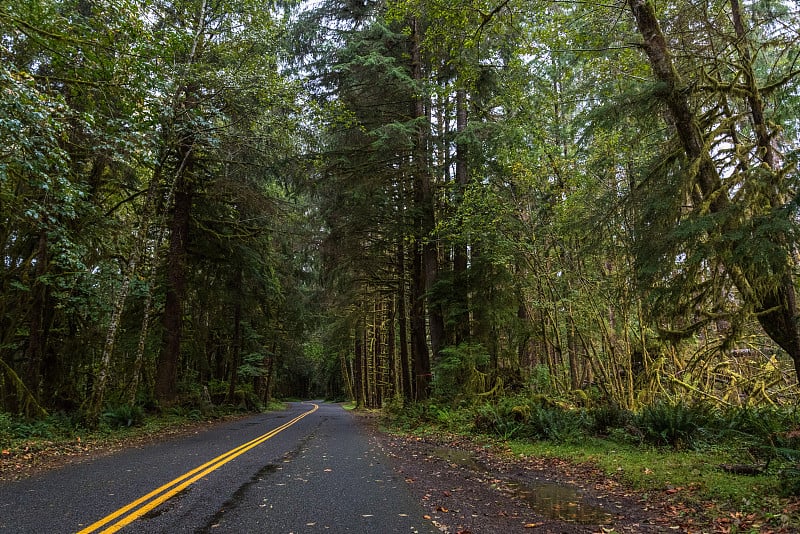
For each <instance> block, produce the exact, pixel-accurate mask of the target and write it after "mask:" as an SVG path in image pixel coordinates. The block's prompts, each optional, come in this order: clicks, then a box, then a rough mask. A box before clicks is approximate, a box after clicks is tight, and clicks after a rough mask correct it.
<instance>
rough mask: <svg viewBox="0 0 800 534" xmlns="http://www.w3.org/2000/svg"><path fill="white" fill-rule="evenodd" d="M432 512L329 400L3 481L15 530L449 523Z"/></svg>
mask: <svg viewBox="0 0 800 534" xmlns="http://www.w3.org/2000/svg"><path fill="white" fill-rule="evenodd" d="M317 405H318V406H319V408H318V409H316V410H315V409H314V407H315V406H317ZM197 468H200V469H197ZM173 494H174V495H173ZM162 501H163V502H162ZM424 513H425V512H424V511H423V509H422V507H421V506H420V504H419V503H418V502H416V501H415V499H414V498H413V497H412V496H411V494H410V492H409V491H408V489H407V488H406V483H405V481H404V480H403V479H402V477H400V476H399V475H397V474H396V473H395V472H393V470H392V469H391V466H390V465H389V463H388V460H387V459H386V457H385V456H384V455H383V454H382V453H381V452H380V451H379V450H376V448H375V444H374V443H372V442H371V441H370V439H369V437H368V436H367V435H366V434H365V433H363V432H362V431H361V429H360V428H359V426H358V424H357V422H356V421H355V420H354V416H353V415H352V414H350V413H348V412H346V411H345V410H343V409H342V408H341V407H340V406H338V405H330V404H323V403H314V404H312V403H293V404H291V405H290V407H289V408H288V409H287V410H285V411H282V412H273V413H269V414H262V415H258V416H254V417H250V418H246V419H242V420H238V421H235V422H231V423H226V424H223V425H218V426H215V427H214V428H213V429H210V430H208V431H205V432H199V433H197V434H194V435H191V436H187V437H182V438H179V439H171V440H167V441H164V442H161V443H157V444H153V445H148V446H144V447H141V448H133V449H126V450H124V451H121V452H119V453H117V454H113V455H110V456H106V457H102V458H98V459H96V460H93V461H89V462H83V463H80V464H75V465H69V466H66V467H63V468H61V469H57V470H54V471H50V472H47V473H43V474H40V475H37V476H35V477H32V478H29V479H25V480H21V481H14V482H2V483H0V532H9V533H10V532H13V533H37V534H39V533H42V534H45V533H46V534H51V533H60V532H65V533H66V532H82V533H84V534H89V533H95V532H116V531H119V532H130V533H133V532H137V533H139V532H153V533H155V532H159V533H161V532H163V533H167V532H169V533H174V532H193V533H212V532H213V533H233V532H235V533H247V532H264V533H284V534H288V533H306V532H308V533H315V532H328V533H336V532H357V533H370V534H372V533H389V532H402V533H409V532H411V533H413V532H423V533H434V532H438V530H437V529H435V528H434V526H433V525H432V524H431V523H430V521H426V520H425V519H424V518H423V515H424Z"/></svg>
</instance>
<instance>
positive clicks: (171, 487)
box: [77, 404, 319, 534]
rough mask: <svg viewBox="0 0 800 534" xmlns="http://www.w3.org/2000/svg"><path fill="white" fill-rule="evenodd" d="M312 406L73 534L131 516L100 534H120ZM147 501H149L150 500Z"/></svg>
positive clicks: (272, 434)
mask: <svg viewBox="0 0 800 534" xmlns="http://www.w3.org/2000/svg"><path fill="white" fill-rule="evenodd" d="M313 406H314V407H313V408H312V409H311V410H309V411H307V412H305V413H302V414H300V415H298V416H297V417H295V418H294V419H292V420H291V421H288V422H286V423H284V424H282V425H281V426H279V427H277V428H274V429H272V430H270V431H269V432H267V433H266V434H263V435H261V436H259V437H257V438H255V439H253V440H251V441H248V442H247V443H245V444H243V445H239V446H238V447H236V448H234V449H231V450H230V451H228V452H226V453H224V454H221V455H219V456H217V457H216V458H214V459H213V460H210V461H208V462H206V463H204V464H203V465H201V466H198V467H195V468H194V469H192V470H191V471H189V472H187V473H185V474H183V475H181V476H179V477H178V478H176V479H174V480H172V481H170V482H167V483H166V484H164V485H163V486H161V487H159V488H156V489H154V490H153V491H151V492H150V493H148V494H147V495H143V496H142V497H139V498H138V499H136V500H135V501H133V502H132V503H130V504H128V505H125V506H123V507H122V508H120V509H119V510H117V511H116V512H112V513H111V514H109V515H107V516H105V517H104V518H103V519H100V520H99V521H96V522H94V523H92V524H91V525H89V526H88V527H86V528H84V529H83V530H80V531H78V533H77V534H89V533H90V532H94V531H96V530H98V529H99V528H101V527H103V526H104V525H107V524H108V523H110V522H111V521H114V520H115V519H117V518H118V517H120V516H123V515H125V514H128V512H131V513H130V514H128V515H127V516H125V517H123V518H122V519H120V520H119V521H117V522H116V523H114V524H113V525H111V526H109V527H108V528H106V529H105V530H103V531H102V532H103V534H111V533H112V532H117V531H118V530H120V529H121V528H123V527H125V526H126V525H129V524H131V523H132V522H133V521H135V520H136V519H138V518H139V517H141V516H143V515H144V514H146V513H147V512H149V511H151V510H153V509H154V508H156V507H157V506H159V505H161V504H163V503H164V502H165V501H167V500H168V499H170V498H172V497H174V496H175V495H177V494H178V493H180V492H181V491H183V490H184V489H186V488H187V487H188V486H190V485H191V484H193V483H195V482H197V481H198V480H200V479H201V478H203V477H204V476H206V475H207V474H209V473H211V472H212V471H215V470H217V469H219V468H220V467H222V466H223V465H225V464H226V463H228V462H230V461H231V460H233V459H234V458H236V457H238V456H241V455H242V454H244V453H246V452H247V451H249V450H250V449H252V448H254V447H257V446H258V445H261V444H262V443H264V442H265V441H267V440H268V439H270V438H271V437H273V436H275V435H276V434H278V433H280V432H282V431H284V430H286V429H287V428H289V427H290V426H292V425H293V424H295V423H296V422H298V421H299V420H300V419H302V418H304V417H305V416H307V415H310V414H312V413H314V412H315V411H317V409H319V406H317V405H316V404H314V405H313ZM154 497H156V498H155V499H153V498H154ZM150 499H153V500H150ZM148 501H149V502H148ZM143 503H147V504H144V505H143V506H141V507H139V505H142V504H143Z"/></svg>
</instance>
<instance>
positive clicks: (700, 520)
mask: <svg viewBox="0 0 800 534" xmlns="http://www.w3.org/2000/svg"><path fill="white" fill-rule="evenodd" d="M359 419H360V420H361V421H362V423H363V425H364V428H365V430H366V431H367V432H369V433H370V434H371V436H372V438H373V439H374V440H375V442H376V444H377V445H378V446H379V447H380V448H381V449H382V450H383V451H384V453H385V454H386V455H387V456H388V457H389V459H390V461H391V463H392V465H393V468H394V469H395V470H396V472H397V473H398V475H399V476H400V477H402V479H404V480H405V483H406V484H407V485H408V486H409V488H410V490H411V491H412V493H413V494H414V495H416V496H417V498H418V499H419V500H420V502H421V503H422V505H423V508H424V509H425V510H426V516H425V519H427V520H430V521H432V522H433V524H434V525H436V526H437V527H438V528H439V530H441V531H442V532H445V533H449V534H470V533H471V534H478V533H489V534H492V533H496V532H504V533H505V532H509V533H512V532H521V533H529V532H532V533H553V534H572V533H612V532H614V533H623V532H629V533H637V532H641V533H655V532H681V533H698V534H699V533H709V534H728V533H742V532H747V533H762V534H770V533H792V532H800V524H798V523H797V522H795V521H792V520H789V518H797V517H798V516H800V499H794V500H786V501H783V507H784V509H783V510H763V511H761V512H752V511H751V512H750V513H744V512H740V511H737V510H735V509H732V508H730V507H728V506H727V505H725V504H721V503H717V502H714V501H710V500H707V499H704V498H703V496H702V495H699V494H698V491H697V490H696V488H692V487H686V488H683V487H665V488H663V489H662V490H660V491H650V492H643V491H637V490H633V489H631V488H630V487H627V486H626V484H625V483H624V482H623V481H622V480H621V478H620V477H616V476H613V475H612V476H609V475H607V474H606V473H604V472H602V471H601V470H600V469H598V468H597V467H595V466H592V465H590V464H576V463H574V462H568V461H563V460H558V459H553V458H546V459H544V458H534V457H529V456H518V455H514V454H513V453H512V452H511V450H510V449H509V448H508V447H506V446H504V444H503V443H502V442H493V441H482V440H480V439H476V438H472V437H470V438H467V437H463V436H453V435H438V434H427V435H424V436H415V435H406V434H395V433H391V432H386V431H384V430H381V429H380V425H379V418H378V417H377V416H375V415H374V414H373V415H370V414H367V415H363V414H362V415H360V416H359ZM219 422H220V420H216V421H209V422H191V423H187V424H185V425H181V426H179V427H175V428H172V429H170V430H168V431H167V430H165V429H161V430H159V431H158V432H156V433H145V434H133V435H131V436H127V437H124V438H114V439H110V440H91V441H86V442H84V441H81V440H80V439H76V440H74V441H73V442H69V443H64V442H57V443H55V442H47V441H38V440H37V441H32V442H31V443H30V444H29V445H28V446H23V447H21V448H18V449H16V450H13V451H9V450H2V451H0V481H8V480H16V479H20V478H27V477H29V476H32V475H34V474H36V473H37V472H40V471H43V470H48V469H53V468H57V467H60V466H63V465H66V464H69V463H73V462H82V461H86V460H89V459H92V458H96V457H98V456H101V455H107V454H112V453H114V452H115V451H118V450H120V449H123V448H126V447H133V446H142V445H146V444H147V443H150V442H155V441H162V440H164V439H168V438H170V437H178V436H181V435H185V434H191V433H197V432H202V431H203V430H204V429H206V428H208V427H210V426H211V425H215V424H218V423H219ZM782 517H783V518H784V519H783V520H781V518H782Z"/></svg>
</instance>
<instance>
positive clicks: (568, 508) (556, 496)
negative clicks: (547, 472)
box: [512, 482, 613, 525]
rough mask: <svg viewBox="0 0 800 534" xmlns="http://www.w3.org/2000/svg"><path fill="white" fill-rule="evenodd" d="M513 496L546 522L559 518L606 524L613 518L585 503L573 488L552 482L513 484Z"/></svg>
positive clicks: (597, 507)
mask: <svg viewBox="0 0 800 534" xmlns="http://www.w3.org/2000/svg"><path fill="white" fill-rule="evenodd" d="M512 490H513V492H514V494H515V495H516V496H517V497H519V498H520V499H522V500H523V501H525V502H526V503H528V505H529V506H530V507H531V509H532V510H533V511H534V512H536V513H537V514H540V515H542V516H544V517H546V518H547V519H558V520H560V521H566V522H568V523H578V524H581V525H607V524H609V523H611V522H612V519H613V516H612V515H611V514H610V513H609V512H607V511H606V510H604V509H603V508H601V507H599V506H594V505H591V504H587V503H585V502H583V497H582V495H581V494H580V493H579V492H578V490H576V489H575V488H573V487H570V486H564V485H561V484H553V483H551V482H542V483H536V484H534V485H514V486H512Z"/></svg>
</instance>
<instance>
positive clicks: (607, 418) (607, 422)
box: [588, 404, 632, 436]
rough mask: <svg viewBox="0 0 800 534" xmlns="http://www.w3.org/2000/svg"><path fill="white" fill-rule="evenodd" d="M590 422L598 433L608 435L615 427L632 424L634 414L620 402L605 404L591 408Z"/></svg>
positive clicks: (592, 429) (593, 430) (620, 427)
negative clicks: (619, 403)
mask: <svg viewBox="0 0 800 534" xmlns="http://www.w3.org/2000/svg"><path fill="white" fill-rule="evenodd" d="M588 416H589V424H590V428H591V431H592V432H593V433H594V434H596V435H602V436H606V435H608V434H609V433H610V432H611V431H612V430H614V429H622V428H625V427H626V426H627V425H628V424H630V422H631V419H632V414H631V412H629V411H628V410H626V409H624V408H622V407H620V406H619V405H618V404H604V405H601V406H597V407H596V408H592V409H591V410H589V413H588Z"/></svg>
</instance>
